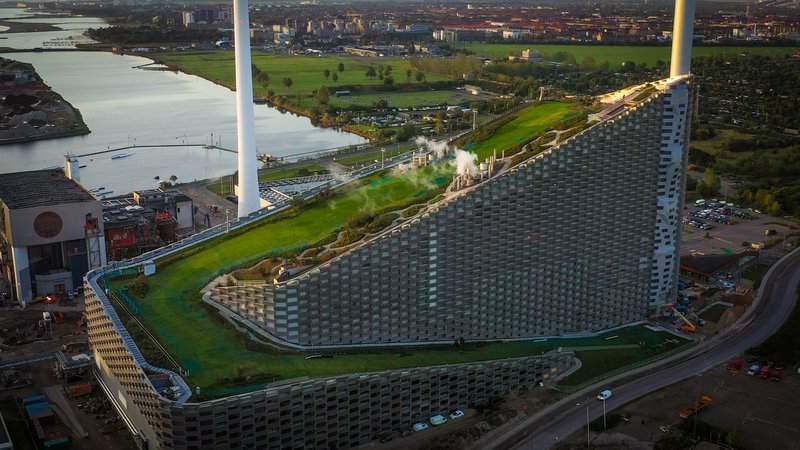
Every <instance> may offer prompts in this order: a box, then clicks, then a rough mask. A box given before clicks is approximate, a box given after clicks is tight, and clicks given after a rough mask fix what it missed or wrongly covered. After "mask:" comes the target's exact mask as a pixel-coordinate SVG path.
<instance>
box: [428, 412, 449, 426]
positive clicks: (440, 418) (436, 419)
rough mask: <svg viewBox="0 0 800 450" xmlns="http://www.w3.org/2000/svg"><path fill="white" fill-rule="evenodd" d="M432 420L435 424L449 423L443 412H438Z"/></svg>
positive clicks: (432, 423)
mask: <svg viewBox="0 0 800 450" xmlns="http://www.w3.org/2000/svg"><path fill="white" fill-rule="evenodd" d="M430 421H431V425H433V426H439V425H444V424H445V423H447V417H445V416H443V415H441V414H437V415H435V416H433V417H431V420H430Z"/></svg>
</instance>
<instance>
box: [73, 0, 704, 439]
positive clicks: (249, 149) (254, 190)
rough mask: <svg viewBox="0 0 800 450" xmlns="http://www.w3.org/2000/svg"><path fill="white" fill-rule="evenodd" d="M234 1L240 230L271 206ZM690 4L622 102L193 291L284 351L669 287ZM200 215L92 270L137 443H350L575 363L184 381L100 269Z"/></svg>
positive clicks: (93, 295)
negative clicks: (366, 234) (348, 232)
mask: <svg viewBox="0 0 800 450" xmlns="http://www.w3.org/2000/svg"><path fill="white" fill-rule="evenodd" d="M234 15H235V17H236V20H235V27H236V33H235V36H236V40H237V42H236V52H237V53H236V66H237V83H236V84H237V86H240V89H238V90H237V98H238V102H237V108H238V117H239V129H238V131H239V133H238V139H239V141H238V144H239V145H238V150H239V169H240V170H239V181H240V186H239V193H240V199H239V211H238V214H239V216H240V217H241V218H242V221H241V222H240V224H241V227H242V229H246V227H247V226H249V225H250V224H252V223H253V222H256V221H258V220H260V218H261V217H264V216H267V214H266V213H264V212H263V211H258V204H259V200H260V197H259V191H258V181H257V176H256V175H255V152H254V146H253V140H252V136H253V116H252V96H251V90H252V89H251V79H250V70H249V69H250V59H249V58H250V50H249V40H248V39H247V38H248V37H249V33H248V17H247V2H246V0H235V2H234ZM693 15H694V0H677V3H676V17H675V19H676V20H675V31H674V33H673V35H674V44H673V54H672V68H671V73H670V78H668V79H666V80H662V81H660V82H656V83H653V84H652V85H651V86H648V87H647V89H646V90H644V91H639V92H637V94H636V98H635V101H629V100H631V99H623V101H621V102H620V105H618V106H619V107H616V106H615V108H614V109H613V110H611V111H610V112H609V113H608V114H605V115H604V116H603V117H602V119H601V120H599V121H598V122H595V123H593V124H591V125H590V126H588V127H587V128H586V129H584V130H582V131H580V132H579V133H578V134H576V135H574V136H572V137H570V138H568V139H565V140H564V141H563V142H559V143H557V144H556V145H554V146H552V147H550V148H548V149H546V150H544V151H542V152H541V153H539V154H537V155H535V156H533V157H531V158H530V159H528V160H527V161H523V162H521V163H520V164H518V165H516V166H515V167H513V168H511V169H510V170H507V171H505V172H502V173H500V174H498V175H496V176H493V177H491V178H488V179H486V180H483V181H480V182H478V183H477V184H474V185H472V186H469V187H467V188H465V189H462V190H461V191H458V193H457V195H453V196H451V197H447V198H445V199H444V200H441V201H440V202H439V203H436V204H435V205H433V206H432V207H431V208H429V209H428V210H427V211H424V212H422V213H421V214H420V215H418V216H416V217H414V218H413V219H411V220H410V221H408V222H405V223H402V224H400V225H399V226H395V227H393V228H390V229H388V230H387V231H385V232H383V233H381V234H379V235H378V236H376V237H373V238H371V239H369V240H367V241H365V242H363V243H361V244H359V245H357V246H355V247H354V248H352V249H351V250H349V251H346V252H345V253H343V254H342V255H339V256H337V257H335V258H333V259H331V260H329V261H327V262H325V263H323V264H321V265H318V266H316V267H313V268H311V269H309V270H305V271H302V272H300V273H298V274H296V275H295V276H293V277H290V278H288V279H287V280H279V281H277V282H274V283H270V284H266V283H265V284H262V285H250V286H245V287H242V288H241V289H240V288H239V286H233V288H234V290H231V291H226V292H222V291H217V292H212V291H207V292H206V296H205V299H206V300H207V301H208V302H211V303H213V304H214V305H215V306H217V307H218V308H223V309H224V310H225V311H226V317H228V318H229V319H230V320H231V322H232V323H234V324H235V327H236V328H238V329H241V328H242V327H249V328H250V330H248V331H250V333H248V334H250V335H251V336H252V335H258V337H259V338H263V337H265V336H268V337H269V339H272V340H273V341H275V342H278V343H279V344H281V345H283V346H286V347H292V348H295V349H297V348H300V349H315V348H325V347H354V346H410V345H428V344H441V343H444V342H447V343H452V342H453V341H454V340H459V341H460V340H468V341H469V340H471V341H482V340H498V339H531V338H534V337H537V336H552V335H563V334H569V333H575V332H586V331H590V330H599V329H603V328H610V327H615V326H617V325H620V324H625V323H630V322H633V321H638V320H641V319H643V318H645V317H646V316H647V314H648V312H650V311H652V310H654V309H657V308H659V307H660V306H661V305H665V304H669V303H671V302H672V300H673V299H674V297H675V295H676V282H677V275H678V246H679V242H678V239H679V234H678V231H679V220H680V217H679V214H678V213H679V212H680V211H681V209H682V207H683V205H682V202H683V194H684V184H685V179H684V177H685V167H686V163H687V150H688V136H689V132H688V128H689V123H690V119H691V111H690V105H691V104H692V101H691V100H692V77H691V75H690V72H689V63H690V60H691V52H690V50H691V38H692V19H693ZM210 231H211V233H208V234H206V235H197V236H194V237H193V238H191V239H188V240H186V241H185V242H182V243H179V244H176V245H174V246H170V247H169V248H167V249H163V250H158V251H156V252H154V253H152V254H148V255H142V256H141V257H139V258H136V259H134V260H131V261H126V262H121V263H114V264H111V265H109V266H108V267H103V268H99V269H95V270H92V271H90V272H89V273H88V274H87V276H86V287H87V289H86V318H87V326H88V337H89V343H90V346H91V349H92V351H93V354H94V357H95V362H96V366H97V372H96V375H97V379H98V382H99V384H100V386H101V389H103V391H104V392H105V393H106V395H107V396H108V398H109V400H110V401H111V403H112V404H113V405H114V406H115V408H116V409H117V411H118V412H119V413H120V415H121V416H122V418H123V420H124V422H125V424H126V425H127V426H128V428H129V429H130V430H131V432H132V434H133V435H134V436H135V438H136V441H137V443H138V444H139V445H140V447H141V448H147V449H170V450H184V449H185V450H195V449H205V448H229V449H246V448H247V449H249V448H269V449H287V448H303V449H332V448H352V447H356V446H358V445H362V444H365V443H367V442H369V441H370V440H373V439H376V438H377V437H378V436H380V435H381V433H385V432H391V431H397V430H408V429H409V427H410V426H411V425H412V424H413V423H414V422H416V421H419V420H423V419H425V418H429V417H430V416H431V415H433V414H441V413H443V412H447V411H449V410H452V409H457V408H462V409H463V408H465V407H470V406H475V405H477V404H479V403H480V402H482V401H485V400H487V399H490V398H493V397H497V396H502V395H505V394H507V393H509V392H510V391H511V390H513V389H517V388H520V387H537V386H543V385H547V384H548V383H551V382H552V381H553V380H554V379H555V378H556V377H557V376H558V375H559V374H562V373H564V372H566V371H568V370H570V369H571V368H573V367H575V366H576V364H577V363H576V360H575V358H574V355H573V354H571V353H569V352H559V351H554V352H550V353H545V354H542V355H539V356H526V357H521V358H506V359H497V360H489V361H482V362H474V363H464V364H452V365H446V366H429V367H415V368H406V369H395V370H386V371H381V372H362V373H354V374H349V375H340V376H327V377H326V376H316V377H313V376H312V377H303V378H295V379H288V380H282V381H278V382H272V383H267V384H264V385H256V386H252V390H250V391H248V392H245V393H240V394H236V395H227V396H224V397H221V398H216V399H213V400H204V399H202V398H199V396H197V397H195V396H196V395H197V392H196V391H195V390H193V389H192V388H190V387H189V386H188V384H187V383H186V381H185V380H184V378H183V376H182V374H181V373H176V372H174V371H171V370H169V369H166V368H163V367H157V366H155V365H153V364H152V363H151V362H150V361H148V360H147V359H146V358H145V357H144V355H143V354H142V351H141V350H140V349H139V347H138V346H137V343H136V341H135V340H134V339H133V338H132V336H131V335H130V334H129V333H128V330H127V329H126V328H125V325H124V322H123V320H122V319H121V318H120V316H119V315H118V313H117V310H116V309H115V304H114V303H112V300H111V299H110V298H109V295H108V294H107V292H106V290H105V289H103V286H105V282H106V277H113V276H115V275H119V274H121V273H122V271H123V270H133V271H136V270H138V269H140V268H141V269H143V270H144V271H145V273H147V272H146V271H147V267H153V262H154V260H155V261H156V264H157V263H158V259H159V258H172V257H173V256H174V255H176V254H179V252H182V251H186V250H188V251H191V250H192V248H193V246H195V245H203V246H212V245H213V242H210V239H213V238H214V236H217V235H218V234H212V233H216V231H215V230H210ZM223 232H224V231H222V230H219V233H223ZM245 232H246V231H245ZM134 273H135V272H134ZM231 387H232V389H231V391H229V392H232V391H235V390H236V387H241V386H240V385H239V386H231ZM240 392H241V391H240ZM193 397H194V400H196V401H193Z"/></svg>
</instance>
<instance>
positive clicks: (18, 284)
mask: <svg viewBox="0 0 800 450" xmlns="http://www.w3.org/2000/svg"><path fill="white" fill-rule="evenodd" d="M100 217H102V205H101V204H100V202H99V201H98V200H97V199H95V198H94V197H93V196H92V195H91V194H90V193H89V192H87V191H86V190H85V189H84V188H83V187H81V186H80V185H79V184H78V183H76V182H75V181H72V180H70V179H68V178H67V177H65V176H64V173H63V172H62V171H61V169H55V170H52V169H47V170H35V171H30V172H17V173H7V174H3V175H0V278H2V279H5V280H6V281H8V283H9V284H10V286H11V292H10V293H9V294H10V296H11V299H12V300H13V301H16V302H18V303H20V304H22V305H24V304H26V303H28V302H30V301H31V300H32V299H33V298H34V297H36V296H44V295H49V294H62V293H65V292H68V291H71V290H72V289H74V288H76V287H78V286H81V285H82V279H83V276H84V275H85V274H86V272H87V271H88V270H89V269H90V268H94V267H98V266H101V265H104V264H105V263H106V248H105V242H104V240H103V237H102V236H103V221H102V220H99V218H100Z"/></svg>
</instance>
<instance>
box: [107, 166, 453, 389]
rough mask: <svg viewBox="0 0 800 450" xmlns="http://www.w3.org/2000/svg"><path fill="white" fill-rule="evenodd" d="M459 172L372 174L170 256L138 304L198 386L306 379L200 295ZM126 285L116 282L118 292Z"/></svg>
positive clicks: (412, 199)
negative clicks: (256, 378)
mask: <svg viewBox="0 0 800 450" xmlns="http://www.w3.org/2000/svg"><path fill="white" fill-rule="evenodd" d="M453 170H454V169H453V168H452V166H451V165H449V164H441V165H439V166H436V167H427V168H424V169H420V170H418V171H413V172H409V173H406V174H402V175H392V174H386V173H384V174H378V175H373V176H370V177H368V178H366V179H365V180H361V182H360V183H356V185H354V186H350V187H346V188H344V189H342V190H341V191H339V192H337V193H336V194H334V196H332V197H331V198H329V199H326V200H325V201H318V202H315V203H312V204H309V205H306V206H305V207H304V208H303V209H302V210H301V211H300V212H299V213H296V214H282V215H281V216H282V217H279V218H276V219H265V220H264V221H262V222H259V223H258V224H255V225H253V226H251V227H249V228H248V229H246V230H237V231H234V232H231V233H230V234H228V235H225V236H222V237H220V238H217V239H215V240H213V241H210V242H207V243H203V244H200V245H197V246H194V247H192V248H190V249H188V250H187V251H185V252H183V253H182V254H179V255H172V256H168V257H165V258H163V259H162V260H159V261H157V262H156V264H157V267H158V273H157V274H155V275H153V276H151V277H150V278H149V283H148V284H149V290H148V292H147V294H146V295H145V296H144V297H143V298H138V299H136V301H137V303H138V304H139V309H140V311H141V316H140V319H141V320H142V321H143V322H144V323H145V325H146V326H147V327H148V328H149V329H150V330H151V331H152V332H153V333H154V334H155V335H156V336H157V337H158V339H159V340H160V341H161V342H162V343H163V344H164V345H165V346H166V347H167V348H168V349H170V351H171V352H172V354H173V356H174V357H175V358H176V359H177V360H178V361H180V364H181V365H182V366H183V367H184V368H187V369H189V371H190V376H189V379H190V383H192V384H193V385H198V386H201V387H209V386H213V385H215V384H217V383H218V382H220V380H222V379H224V378H226V377H235V376H236V375H237V373H239V372H241V371H242V370H245V369H241V367H240V366H244V367H247V368H248V369H247V370H248V371H249V370H252V371H253V372H255V373H259V374H272V375H273V376H274V377H276V378H288V377H293V376H300V375H304V374H306V373H305V372H303V371H302V370H299V371H298V370H297V369H298V368H297V364H283V362H282V361H283V358H284V357H283V356H281V357H280V358H276V355H274V354H265V353H260V352H257V351H252V350H249V349H248V347H247V346H246V345H245V343H244V341H243V338H242V336H241V334H240V333H238V332H236V331H235V330H233V329H231V328H228V327H227V326H226V325H225V324H223V323H220V322H219V321H218V319H217V318H216V317H212V315H211V314H212V313H210V312H209V311H208V310H207V308H206V307H204V306H203V305H202V304H201V301H200V294H199V291H200V289H201V288H202V287H203V286H204V285H205V284H207V283H208V282H209V281H211V280H212V279H213V278H214V277H216V276H218V275H221V274H223V273H228V272H230V271H232V270H233V269H235V268H238V267H242V266H246V265H250V264H253V263H255V262H257V261H258V260H261V259H263V258H265V257H268V256H271V255H276V254H283V253H287V252H290V251H294V250H300V249H303V248H305V247H307V246H310V245H312V244H314V243H317V242H319V241H322V240H324V239H326V238H328V237H330V236H331V235H332V234H333V233H335V232H336V230H337V229H339V228H341V227H342V226H343V225H344V224H345V223H347V222H348V221H349V220H350V219H352V218H353V217H356V216H358V215H361V214H367V213H374V212H379V211H383V210H391V209H401V208H403V207H405V206H407V205H411V204H415V203H420V202H423V201H426V200H428V199H430V198H432V197H433V196H435V195H436V194H437V193H438V192H439V191H440V190H441V189H443V188H444V187H445V186H446V184H447V183H448V182H449V180H450V178H451V176H452V172H453ZM124 284H126V282H125V281H124V280H118V281H114V280H112V281H111V285H112V286H113V287H121V286H123V285H124ZM300 359H302V358H300ZM251 365H252V367H251ZM237 371H238V372H237Z"/></svg>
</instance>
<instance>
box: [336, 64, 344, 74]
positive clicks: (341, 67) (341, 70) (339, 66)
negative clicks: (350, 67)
mask: <svg viewBox="0 0 800 450" xmlns="http://www.w3.org/2000/svg"><path fill="white" fill-rule="evenodd" d="M336 69H337V70H339V72H344V64H342V63H339V65H338V66H336Z"/></svg>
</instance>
